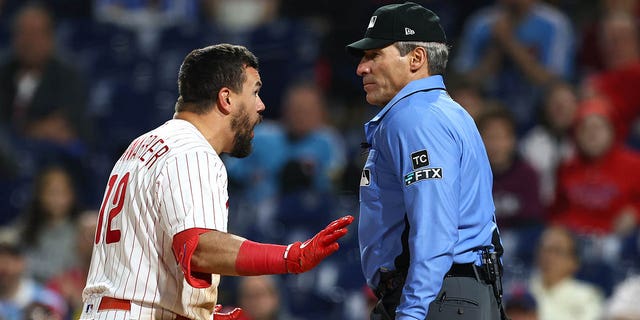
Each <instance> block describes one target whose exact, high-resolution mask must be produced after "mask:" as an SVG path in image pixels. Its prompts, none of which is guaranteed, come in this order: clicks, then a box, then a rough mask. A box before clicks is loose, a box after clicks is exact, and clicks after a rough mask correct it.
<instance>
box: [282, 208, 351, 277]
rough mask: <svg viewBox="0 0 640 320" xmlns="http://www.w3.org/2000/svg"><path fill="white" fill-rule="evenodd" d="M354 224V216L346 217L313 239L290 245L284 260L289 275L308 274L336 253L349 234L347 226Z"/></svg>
mask: <svg viewBox="0 0 640 320" xmlns="http://www.w3.org/2000/svg"><path fill="white" fill-rule="evenodd" d="M351 222H353V217H352V216H344V217H342V218H340V219H338V220H335V221H333V222H331V223H330V224H329V225H328V226H327V227H326V228H324V230H322V231H320V232H318V234H316V235H315V236H314V237H313V238H311V239H309V240H307V241H305V242H304V243H301V242H300V241H298V242H294V243H292V244H290V245H289V246H288V247H287V249H286V250H285V252H284V260H285V263H286V267H287V272H289V273H302V272H307V271H309V270H311V269H313V267H315V266H317V265H318V263H320V261H322V260H323V259H324V258H326V257H328V256H329V255H331V254H332V253H334V252H336V251H337V250H338V248H340V245H339V244H338V243H337V242H336V241H337V240H338V239H340V238H341V237H342V236H344V235H345V234H347V231H348V230H347V229H346V228H345V227H346V226H348V225H350V224H351Z"/></svg>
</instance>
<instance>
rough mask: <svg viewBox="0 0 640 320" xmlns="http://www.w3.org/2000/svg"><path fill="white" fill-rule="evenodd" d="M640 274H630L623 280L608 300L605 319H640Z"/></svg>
mask: <svg viewBox="0 0 640 320" xmlns="http://www.w3.org/2000/svg"><path fill="white" fill-rule="evenodd" d="M638 296H640V275H635V276H630V277H628V278H627V279H625V280H624V281H622V282H621V283H620V284H618V286H616V288H615V289H614V291H613V294H612V295H611V296H610V297H609V299H608V300H607V306H606V309H605V310H606V311H605V317H604V319H605V320H636V319H640V304H638V302H637V300H636V299H638Z"/></svg>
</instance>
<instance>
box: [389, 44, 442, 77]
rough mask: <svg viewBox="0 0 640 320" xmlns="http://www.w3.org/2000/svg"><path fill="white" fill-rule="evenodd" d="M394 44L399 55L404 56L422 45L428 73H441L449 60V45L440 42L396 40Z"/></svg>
mask: <svg viewBox="0 0 640 320" xmlns="http://www.w3.org/2000/svg"><path fill="white" fill-rule="evenodd" d="M394 46H395V47H396V48H398V51H400V56H403V57H404V56H405V55H406V54H407V53H409V52H411V51H412V50H413V49H415V48H417V47H423V48H424V49H425V50H426V51H427V60H428V62H429V74H430V75H436V74H440V75H443V74H444V72H445V69H446V68H447V61H448V60H449V47H448V46H447V45H446V44H444V43H440V42H419V41H398V42H396V43H394Z"/></svg>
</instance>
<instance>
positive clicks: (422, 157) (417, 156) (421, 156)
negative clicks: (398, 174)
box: [411, 149, 429, 170]
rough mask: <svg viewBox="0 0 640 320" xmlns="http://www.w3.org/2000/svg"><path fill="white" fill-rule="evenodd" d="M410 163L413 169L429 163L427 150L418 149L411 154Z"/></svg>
mask: <svg viewBox="0 0 640 320" xmlns="http://www.w3.org/2000/svg"><path fill="white" fill-rule="evenodd" d="M411 165H412V166H413V170H416V169H418V168H422V167H426V166H428V165H429V154H428V153H427V150H426V149H425V150H419V151H416V152H414V153H412V154H411Z"/></svg>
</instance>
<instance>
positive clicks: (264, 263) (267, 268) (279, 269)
mask: <svg viewBox="0 0 640 320" xmlns="http://www.w3.org/2000/svg"><path fill="white" fill-rule="evenodd" d="M286 251H287V246H282V245H276V244H266V243H258V242H253V241H250V240H245V241H244V242H242V245H240V250H238V256H237V257H236V272H237V273H238V274H239V275H241V276H257V275H264V274H283V273H287V266H286V263H285V260H284V259H285V258H284V256H285V252H286Z"/></svg>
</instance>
